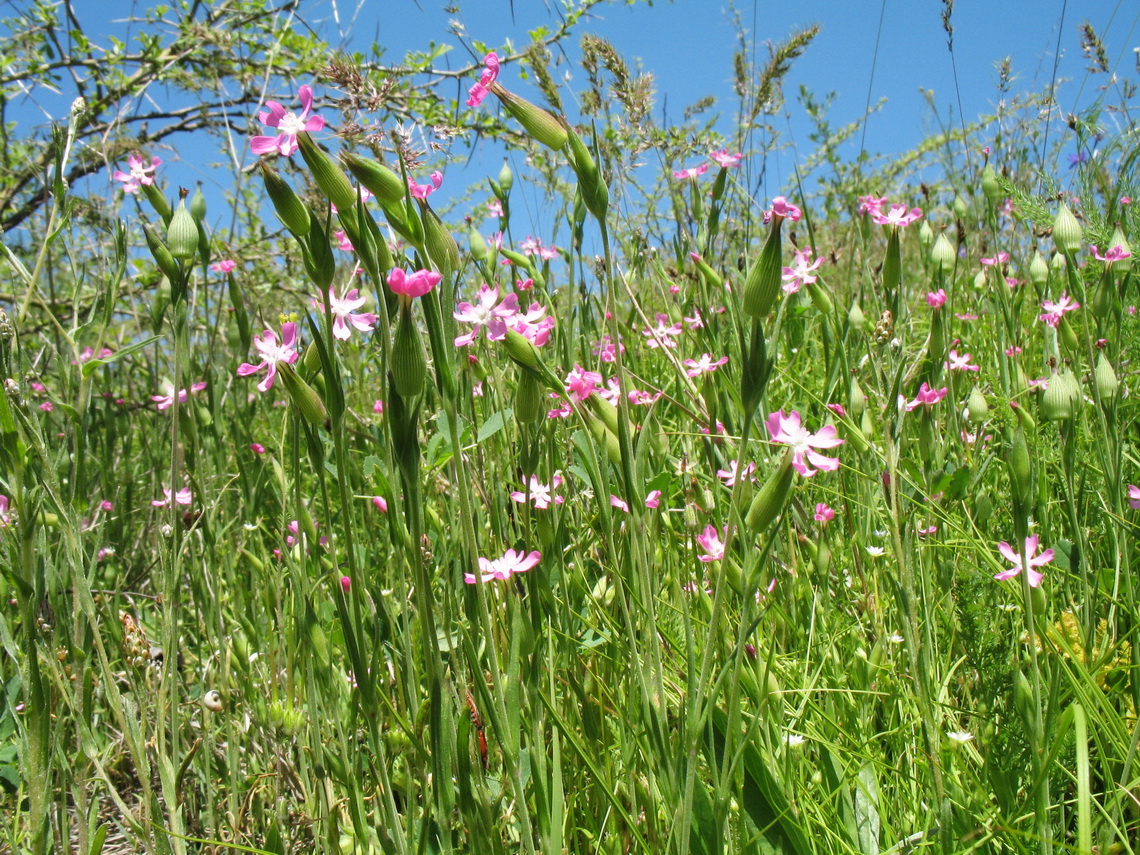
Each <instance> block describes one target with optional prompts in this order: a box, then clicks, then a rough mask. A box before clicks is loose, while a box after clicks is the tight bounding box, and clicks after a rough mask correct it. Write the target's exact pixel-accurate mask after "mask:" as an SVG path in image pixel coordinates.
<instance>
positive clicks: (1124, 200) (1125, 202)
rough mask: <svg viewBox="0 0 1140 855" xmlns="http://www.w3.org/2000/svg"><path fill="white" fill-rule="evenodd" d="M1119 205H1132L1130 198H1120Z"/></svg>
mask: <svg viewBox="0 0 1140 855" xmlns="http://www.w3.org/2000/svg"><path fill="white" fill-rule="evenodd" d="M1120 204H1121V205H1131V204H1132V197H1131V196H1121V197H1120Z"/></svg>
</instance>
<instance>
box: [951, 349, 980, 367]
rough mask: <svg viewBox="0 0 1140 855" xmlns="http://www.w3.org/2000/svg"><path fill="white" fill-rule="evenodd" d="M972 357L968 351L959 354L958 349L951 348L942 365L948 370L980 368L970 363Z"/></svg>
mask: <svg viewBox="0 0 1140 855" xmlns="http://www.w3.org/2000/svg"><path fill="white" fill-rule="evenodd" d="M972 358H973V357H971V356H970V354H968V353H962V354H959V353H958V351H956V350H951V351H950V354H949V357H948V358H947V360H946V362H945V363H943V365H944V366H945V367H946V368H947V369H949V370H950V371H980V370H981V369H980V368H979V367H978V366H977V365H972V364H971V363H970V360H971V359H972Z"/></svg>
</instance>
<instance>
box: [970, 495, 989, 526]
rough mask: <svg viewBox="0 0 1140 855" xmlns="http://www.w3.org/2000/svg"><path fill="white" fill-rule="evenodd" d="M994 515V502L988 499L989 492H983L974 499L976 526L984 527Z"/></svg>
mask: <svg viewBox="0 0 1140 855" xmlns="http://www.w3.org/2000/svg"><path fill="white" fill-rule="evenodd" d="M993 513H994V502H993V499H992V498H990V492H989V490H983V491H982V492H981V493H979V494H978V495H977V497H976V498H975V499H974V521H975V522H976V523H978V525H985V524H986V522H987V520H989V518H990V517H991V516H993Z"/></svg>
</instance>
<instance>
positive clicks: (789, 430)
mask: <svg viewBox="0 0 1140 855" xmlns="http://www.w3.org/2000/svg"><path fill="white" fill-rule="evenodd" d="M765 426H766V427H767V428H768V436H769V437H771V439H772V442H779V443H782V444H784V445H787V446H789V447H790V448H791V449H792V468H793V469H795V470H796V471H797V472H799V473H800V474H801V475H803V476H804V477H805V478H810V477H812V476H813V475H815V473H816V472H818V471H819V470H821V469H822V470H823V471H824V472H834V471H835V470H836V469H838V468H839V460H838V459H836V458H834V457H824V456H823V455H822V454H820V453H819V452H818V451H817V450H816V449H820V448H823V449H827V448H837V447H838V446H840V445H843V442H844V441H843V440H842V439H840V438H839V435H838V434H837V433H836V431H835V426H834V425H824V426H823V427H821V428H820V429H819V431H818V432H816V433H811V432H809V431H808V429H807V428H805V427H804V426H803V423H802V422H801V420H800V414H799V413H798V412H796V411H795V410H793V411H792V412H790V413H788V414H787V415H784V411H783V410H777V411H776V412H774V413H772V414H771V415H769V416H768V421H767V422H766V423H765ZM809 463H810V464H811V466H815V467H816V468H815V469H812V468H811V466H809V465H808V464H809Z"/></svg>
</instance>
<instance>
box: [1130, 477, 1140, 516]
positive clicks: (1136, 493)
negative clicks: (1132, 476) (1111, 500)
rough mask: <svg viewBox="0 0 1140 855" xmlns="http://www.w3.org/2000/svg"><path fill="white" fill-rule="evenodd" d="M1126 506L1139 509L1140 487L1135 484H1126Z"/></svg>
mask: <svg viewBox="0 0 1140 855" xmlns="http://www.w3.org/2000/svg"><path fill="white" fill-rule="evenodd" d="M1128 507H1130V508H1132V510H1134V511H1136V510H1140V487H1137V486H1136V485H1135V484H1129V485H1128Z"/></svg>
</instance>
